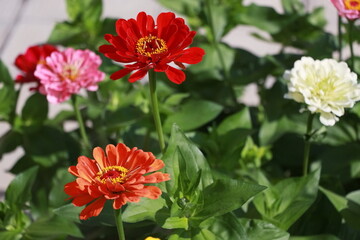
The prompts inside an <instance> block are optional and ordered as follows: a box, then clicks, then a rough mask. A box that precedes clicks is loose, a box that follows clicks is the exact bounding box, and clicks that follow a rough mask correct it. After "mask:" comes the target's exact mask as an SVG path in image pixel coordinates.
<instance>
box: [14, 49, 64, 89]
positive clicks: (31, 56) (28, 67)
mask: <svg viewBox="0 0 360 240" xmlns="http://www.w3.org/2000/svg"><path fill="white" fill-rule="evenodd" d="M55 51H57V49H56V47H55V46H52V45H50V44H44V45H36V46H31V47H29V48H28V49H27V50H26V52H25V53H24V54H20V55H19V56H17V57H16V59H15V63H14V64H15V66H16V67H17V68H18V69H20V70H21V71H22V73H21V74H19V75H18V76H17V77H16V79H15V82H16V83H20V84H23V83H36V85H35V87H32V88H30V90H31V91H39V88H40V85H41V84H40V80H39V79H38V78H37V77H35V75H34V72H35V69H36V66H37V65H38V64H39V63H42V62H44V61H45V58H46V57H47V56H50V54H51V53H52V52H55Z"/></svg>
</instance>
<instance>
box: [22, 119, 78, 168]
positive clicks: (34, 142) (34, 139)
mask: <svg viewBox="0 0 360 240" xmlns="http://www.w3.org/2000/svg"><path fill="white" fill-rule="evenodd" d="M24 142H25V149H26V152H27V154H29V155H30V156H31V158H32V159H33V161H35V162H36V163H38V164H40V165H42V166H44V167H50V166H53V165H54V164H56V163H57V162H59V161H61V159H67V158H68V156H69V155H68V154H69V153H70V151H69V146H67V143H69V142H72V139H71V138H70V136H69V135H68V134H67V133H64V132H62V131H60V130H59V129H56V128H54V127H50V126H43V127H42V128H40V129H39V130H38V131H35V132H31V133H28V134H26V135H25V138H24Z"/></svg>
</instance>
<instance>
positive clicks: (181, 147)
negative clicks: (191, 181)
mask: <svg viewBox="0 0 360 240" xmlns="http://www.w3.org/2000/svg"><path fill="white" fill-rule="evenodd" d="M179 153H180V156H181V157H183V158H184V159H185V160H186V172H183V171H180V164H179V156H178V155H179ZM162 159H163V160H164V162H165V170H164V172H166V173H169V174H170V176H171V180H169V181H166V182H165V185H166V189H167V193H169V195H170V196H172V195H174V193H175V192H176V191H177V189H178V187H179V186H178V181H179V177H180V176H179V175H180V174H185V173H186V175H187V176H192V177H193V176H196V175H198V174H199V172H200V171H201V172H202V176H201V181H200V183H199V187H198V189H199V190H202V189H204V188H205V187H206V186H208V185H210V184H211V183H212V182H213V179H212V175H211V172H210V167H209V165H208V163H207V161H206V159H205V157H204V155H203V154H202V152H201V151H200V150H199V149H198V147H197V146H196V145H195V144H194V143H192V142H191V141H190V140H189V139H188V138H187V137H186V136H185V135H184V133H183V132H182V131H181V129H180V128H179V127H178V126H177V125H175V124H174V125H173V128H172V131H171V137H170V140H169V145H168V147H167V149H166V152H165V154H164V156H163V158H162Z"/></svg>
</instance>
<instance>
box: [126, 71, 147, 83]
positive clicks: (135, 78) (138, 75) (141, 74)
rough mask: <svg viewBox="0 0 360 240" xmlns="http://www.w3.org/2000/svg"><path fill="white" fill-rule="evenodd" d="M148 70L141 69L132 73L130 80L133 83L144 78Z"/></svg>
mask: <svg viewBox="0 0 360 240" xmlns="http://www.w3.org/2000/svg"><path fill="white" fill-rule="evenodd" d="M147 72H148V70H147V69H146V70H145V69H140V70H138V71H136V72H135V73H133V74H131V75H130V77H129V82H131V83H133V82H136V81H138V80H140V79H142V78H143V77H145V75H146V73H147Z"/></svg>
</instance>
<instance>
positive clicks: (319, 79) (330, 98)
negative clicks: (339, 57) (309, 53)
mask: <svg viewBox="0 0 360 240" xmlns="http://www.w3.org/2000/svg"><path fill="white" fill-rule="evenodd" d="M284 78H285V79H287V80H288V81H289V82H288V89H289V93H288V94H286V95H285V97H288V98H292V99H294V100H295V101H297V102H303V103H306V104H307V109H308V110H309V111H310V112H311V113H320V122H321V123H322V124H324V125H327V126H333V125H334V124H335V122H336V121H338V120H339V118H338V117H340V116H342V115H344V108H351V107H353V106H354V104H355V102H356V101H359V100H360V84H358V83H357V76H356V74H355V73H353V72H351V70H350V69H349V67H348V66H347V64H346V63H345V62H337V61H335V60H334V59H323V60H314V59H313V58H311V57H302V58H301V59H300V60H297V61H296V62H295V64H294V68H293V69H291V70H290V71H286V72H285V74H284Z"/></svg>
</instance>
